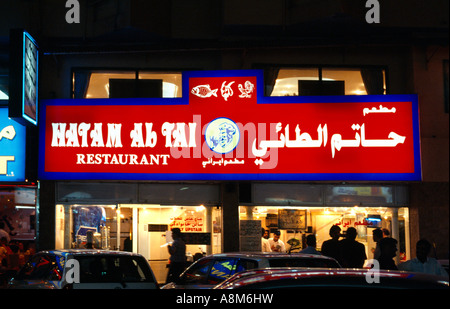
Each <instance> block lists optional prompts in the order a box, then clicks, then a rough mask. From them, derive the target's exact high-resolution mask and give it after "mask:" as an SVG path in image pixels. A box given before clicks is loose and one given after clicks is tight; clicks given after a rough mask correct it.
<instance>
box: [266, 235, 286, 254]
mask: <svg viewBox="0 0 450 309" xmlns="http://www.w3.org/2000/svg"><path fill="white" fill-rule="evenodd" d="M280 235H281V233H280V231H275V232H274V233H273V238H270V239H269V243H270V249H271V250H272V251H273V252H286V246H285V245H284V242H283V241H281V239H280Z"/></svg>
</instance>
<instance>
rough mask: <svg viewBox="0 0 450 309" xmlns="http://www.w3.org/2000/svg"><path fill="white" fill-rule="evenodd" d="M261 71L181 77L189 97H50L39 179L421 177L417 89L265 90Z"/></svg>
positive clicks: (44, 116) (45, 107)
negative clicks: (273, 93)
mask: <svg viewBox="0 0 450 309" xmlns="http://www.w3.org/2000/svg"><path fill="white" fill-rule="evenodd" d="M263 87H264V85H263V72H262V71H259V70H248V71H212V72H208V71H202V72H185V73H184V74H183V96H182V98H148V99H143V98H133V99H72V100H71V99H60V100H43V101H42V104H43V108H42V114H41V118H40V121H41V124H42V125H41V126H40V133H39V134H40V140H41V141H42V142H40V157H39V161H40V162H39V176H40V178H41V179H61V180H62V179H64V180H70V179H92V180H95V179H98V180H100V179H113V180H318V181H320V180H387V181H408V180H411V181H412V180H420V179H421V163H420V139H419V136H420V135H419V120H418V102H417V96H416V95H368V96H304V97H302V96H291V97H266V96H264V94H263Z"/></svg>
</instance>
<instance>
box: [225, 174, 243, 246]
mask: <svg viewBox="0 0 450 309" xmlns="http://www.w3.org/2000/svg"><path fill="white" fill-rule="evenodd" d="M221 193H222V214H223V252H233V251H239V185H238V183H237V182H226V183H222V184H221Z"/></svg>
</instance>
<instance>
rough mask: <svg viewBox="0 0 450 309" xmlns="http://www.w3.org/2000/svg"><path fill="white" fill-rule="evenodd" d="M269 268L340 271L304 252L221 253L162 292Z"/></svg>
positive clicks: (201, 262)
mask: <svg viewBox="0 0 450 309" xmlns="http://www.w3.org/2000/svg"><path fill="white" fill-rule="evenodd" d="M266 267H326V268H338V267H341V266H340V265H339V263H338V262H337V261H336V260H335V259H333V258H330V257H326V256H322V255H313V254H301V253H291V254H288V253H264V252H249V253H245V252H238V253H219V254H213V255H209V256H206V257H203V258H201V259H199V260H198V261H196V262H194V263H193V264H192V265H190V266H189V267H188V268H187V269H186V270H185V271H184V272H183V273H182V274H181V275H180V278H179V279H178V281H177V282H170V283H168V284H166V285H164V286H163V287H162V289H207V288H213V287H214V286H215V285H217V284H219V283H220V282H222V281H224V280H225V279H227V278H228V277H230V276H231V275H233V274H235V273H238V272H241V271H244V270H249V269H255V268H266Z"/></svg>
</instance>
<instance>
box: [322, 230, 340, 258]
mask: <svg viewBox="0 0 450 309" xmlns="http://www.w3.org/2000/svg"><path fill="white" fill-rule="evenodd" d="M330 237H331V239H329V240H326V241H324V242H323V243H322V248H321V252H322V254H323V255H326V256H329V257H332V258H334V259H336V260H339V237H341V228H340V227H339V226H338V225H333V226H331V228H330Z"/></svg>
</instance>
